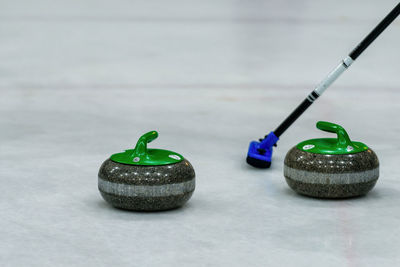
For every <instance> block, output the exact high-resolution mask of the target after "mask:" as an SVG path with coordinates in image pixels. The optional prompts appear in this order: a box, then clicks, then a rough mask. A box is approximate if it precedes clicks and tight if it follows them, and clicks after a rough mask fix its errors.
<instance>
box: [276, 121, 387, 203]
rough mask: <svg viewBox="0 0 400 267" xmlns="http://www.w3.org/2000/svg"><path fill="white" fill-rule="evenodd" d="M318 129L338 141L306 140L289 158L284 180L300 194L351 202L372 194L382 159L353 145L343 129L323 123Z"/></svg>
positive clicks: (287, 158) (363, 145)
mask: <svg viewBox="0 0 400 267" xmlns="http://www.w3.org/2000/svg"><path fill="white" fill-rule="evenodd" d="M317 128H318V129H320V130H323V131H327V132H332V133H336V134H337V138H319V139H311V140H306V141H303V142H301V143H299V144H298V145H297V146H295V147H293V148H292V149H291V150H289V152H288V153H287V154H286V157H285V164H284V176H285V178H286V182H287V183H288V185H289V186H290V187H291V188H292V189H293V190H294V191H296V192H297V193H299V194H303V195H307V196H311V197H318V198H347V197H355V196H361V195H365V194H366V193H368V192H369V191H370V190H371V189H372V188H373V187H374V186H375V184H376V181H377V180H378V177H379V161H378V157H377V156H376V154H375V153H374V151H372V149H371V148H369V147H368V146H367V145H365V144H363V143H361V142H355V141H351V140H350V138H349V136H348V134H347V132H346V131H345V130H344V129H343V127H341V126H340V125H337V124H333V123H330V122H324V121H319V122H318V123H317Z"/></svg>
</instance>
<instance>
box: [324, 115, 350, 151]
mask: <svg viewBox="0 0 400 267" xmlns="http://www.w3.org/2000/svg"><path fill="white" fill-rule="evenodd" d="M317 128H318V129H320V130H322V131H325V132H330V133H336V134H337V138H338V142H337V145H338V146H340V147H344V148H347V147H348V146H350V147H353V146H354V145H353V142H351V140H350V137H349V135H348V134H347V132H346V130H345V129H344V128H343V127H342V126H340V125H338V124H335V123H331V122H327V121H319V122H317Z"/></svg>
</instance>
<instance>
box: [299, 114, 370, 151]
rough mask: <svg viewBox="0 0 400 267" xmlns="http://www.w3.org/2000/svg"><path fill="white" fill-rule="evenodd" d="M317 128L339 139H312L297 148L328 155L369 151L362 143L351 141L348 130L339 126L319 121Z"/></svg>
mask: <svg viewBox="0 0 400 267" xmlns="http://www.w3.org/2000/svg"><path fill="white" fill-rule="evenodd" d="M317 128H318V129H320V130H322V131H325V132H330V133H335V134H336V135H337V138H316V139H310V140H306V141H303V142H301V143H299V144H297V146H296V147H297V148H298V149H300V150H302V151H305V152H310V153H315V154H327V155H328V154H329V155H335V154H336V155H340V154H354V153H359V152H363V151H365V150H367V149H368V147H367V146H366V145H365V144H363V143H361V142H356V141H351V140H350V138H349V135H348V134H347V132H346V130H345V129H344V128H343V127H342V126H340V125H338V124H335V123H331V122H327V121H319V122H317Z"/></svg>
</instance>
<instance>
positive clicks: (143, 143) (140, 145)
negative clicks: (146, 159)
mask: <svg viewBox="0 0 400 267" xmlns="http://www.w3.org/2000/svg"><path fill="white" fill-rule="evenodd" d="M157 137H158V133H157V132H156V131H151V132H148V133H145V134H144V135H142V136H141V137H140V138H139V140H138V141H137V143H136V146H135V149H134V150H133V157H141V156H147V143H150V142H151V141H153V140H154V139H156V138H157Z"/></svg>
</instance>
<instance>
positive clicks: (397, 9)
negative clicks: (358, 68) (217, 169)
mask: <svg viewBox="0 0 400 267" xmlns="http://www.w3.org/2000/svg"><path fill="white" fill-rule="evenodd" d="M399 14H400V3H398V4H397V5H396V7H395V8H393V10H392V11H390V13H389V14H388V15H387V16H386V17H385V18H384V19H383V20H382V21H381V22H380V23H379V24H378V25H377V26H376V27H375V28H374V29H373V30H372V31H371V32H370V33H369V34H368V35H367V37H365V38H364V40H362V41H361V43H359V44H358V45H357V47H356V48H354V50H353V51H352V52H351V53H350V54H349V55H348V56H347V57H346V58H344V59H343V60H342V62H341V63H340V64H339V65H338V66H337V67H336V68H335V69H334V70H333V71H332V72H331V73H329V74H328V76H327V77H326V78H325V79H324V80H322V82H321V83H320V84H319V85H318V86H317V87H316V88H315V89H314V90H313V91H312V92H311V93H310V94H309V95H308V96H307V97H306V99H304V101H303V102H302V103H301V104H300V105H299V106H298V107H297V108H296V109H295V110H294V111H293V112H292V113H291V114H290V115H289V116H288V117H287V118H286V119H285V120H284V121H283V122H282V123H281V124H280V125H279V126H278V128H276V130H275V131H274V134H275V135H276V136H277V137H279V136H281V135H282V134H283V133H284V132H285V131H286V130H287V128H289V126H290V125H292V123H293V122H295V120H297V118H299V117H300V115H301V114H303V112H304V111H305V110H306V109H307V108H308V107H309V106H311V104H312V103H313V102H314V101H315V100H316V99H317V98H318V97H319V96H320V95H322V93H323V92H324V91H325V90H326V89H327V88H328V87H329V86H330V85H331V84H332V83H333V82H334V81H335V80H336V79H337V78H338V77H339V76H340V74H342V73H343V72H344V71H345V70H346V69H347V68H348V67H350V65H351V64H352V63H353V61H354V60H356V59H357V58H358V57H359V56H360V55H361V53H362V52H364V50H365V49H366V48H367V47H368V46H369V45H370V44H371V43H372V42H373V41H374V40H375V39H376V37H378V36H379V35H380V34H381V33H382V32H383V31H384V30H385V29H386V28H387V26H389V25H390V23H392V22H393V21H394V20H395V19H396V17H397V16H398V15H399Z"/></svg>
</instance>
